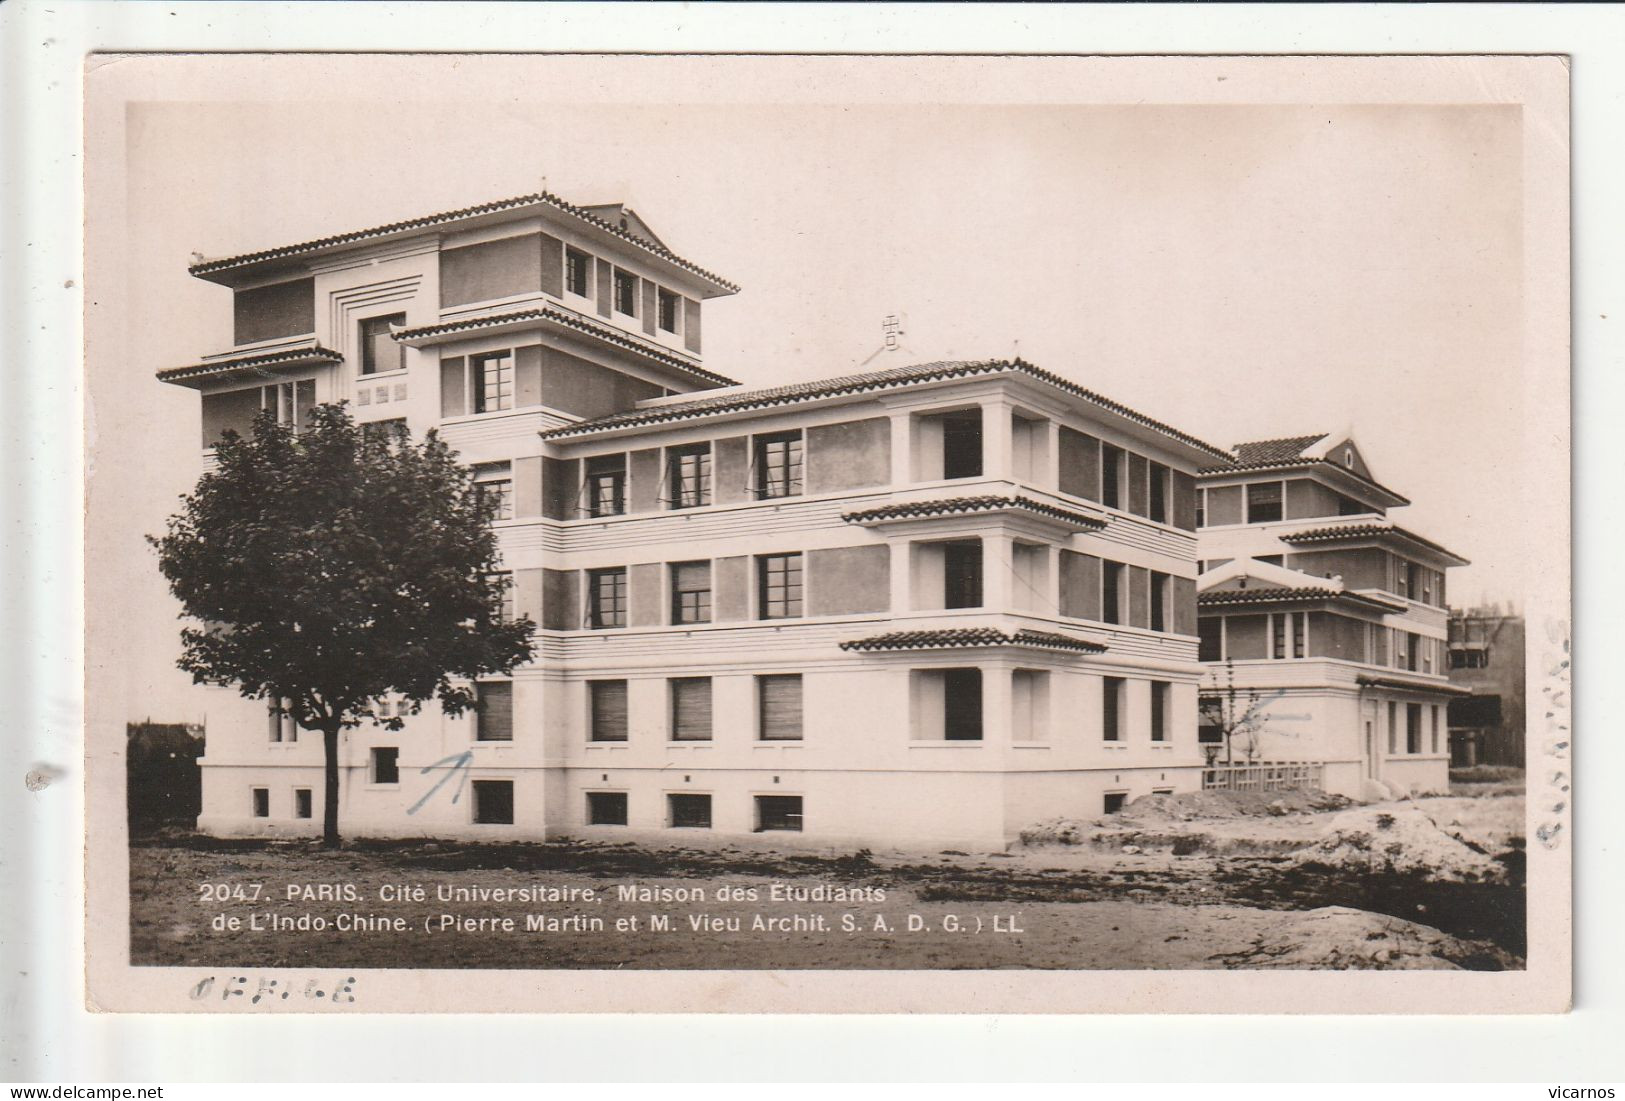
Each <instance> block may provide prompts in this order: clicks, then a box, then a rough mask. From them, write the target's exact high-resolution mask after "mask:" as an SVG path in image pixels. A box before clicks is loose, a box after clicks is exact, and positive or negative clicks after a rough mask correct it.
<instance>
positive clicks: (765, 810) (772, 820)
mask: <svg viewBox="0 0 1625 1101" xmlns="http://www.w3.org/2000/svg"><path fill="white" fill-rule="evenodd" d="M768 830H788V831H790V832H791V833H800V832H801V796H799V795H758V796H757V797H756V831H757V832H758V833H765V832H767V831H768Z"/></svg>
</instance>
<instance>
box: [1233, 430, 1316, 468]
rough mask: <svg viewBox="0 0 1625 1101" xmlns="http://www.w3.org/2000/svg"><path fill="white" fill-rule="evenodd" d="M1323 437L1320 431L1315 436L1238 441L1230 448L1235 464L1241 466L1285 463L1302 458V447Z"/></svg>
mask: <svg viewBox="0 0 1625 1101" xmlns="http://www.w3.org/2000/svg"><path fill="white" fill-rule="evenodd" d="M1325 438H1326V433H1324V432H1322V433H1320V434H1319V435H1316V436H1287V437H1284V438H1282V439H1278V440H1253V441H1252V442H1250V443H1238V444H1237V445H1236V446H1235V447H1233V448H1231V449H1230V450H1231V452H1232V453H1233V454H1234V455H1235V457H1236V462H1237V464H1239V465H1241V466H1247V465H1249V464H1252V463H1262V464H1265V465H1268V464H1272V463H1285V462H1291V461H1292V460H1294V459H1302V458H1304V457H1305V456H1304V454H1303V449H1304V448H1306V447H1309V446H1310V445H1311V444H1316V443H1319V442H1320V441H1321V440H1324V439H1325Z"/></svg>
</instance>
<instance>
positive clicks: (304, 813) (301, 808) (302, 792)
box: [293, 788, 313, 818]
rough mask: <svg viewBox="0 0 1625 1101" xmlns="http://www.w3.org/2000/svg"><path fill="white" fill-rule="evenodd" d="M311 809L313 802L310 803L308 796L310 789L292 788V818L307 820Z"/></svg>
mask: <svg viewBox="0 0 1625 1101" xmlns="http://www.w3.org/2000/svg"><path fill="white" fill-rule="evenodd" d="M312 808H313V801H312V799H311V796H310V789H309V788H294V789H293V816H294V817H295V818H309V817H311V810H312Z"/></svg>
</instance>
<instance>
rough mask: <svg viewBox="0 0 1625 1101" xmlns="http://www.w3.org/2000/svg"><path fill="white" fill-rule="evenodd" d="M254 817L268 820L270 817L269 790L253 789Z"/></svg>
mask: <svg viewBox="0 0 1625 1101" xmlns="http://www.w3.org/2000/svg"><path fill="white" fill-rule="evenodd" d="M254 817H255V818H269V817H271V789H270V788H255V789H254Z"/></svg>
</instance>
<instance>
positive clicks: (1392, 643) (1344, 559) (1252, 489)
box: [1197, 432, 1467, 797]
mask: <svg viewBox="0 0 1625 1101" xmlns="http://www.w3.org/2000/svg"><path fill="white" fill-rule="evenodd" d="M1197 495H1198V504H1197V516H1198V526H1199V528H1200V531H1199V534H1198V542H1199V554H1200V557H1201V567H1202V572H1201V576H1200V579H1199V581H1198V583H1197V588H1198V596H1197V606H1198V613H1199V620H1200V623H1199V626H1200V633H1201V659H1202V661H1203V663H1204V668H1205V674H1204V679H1203V685H1202V698H1203V705H1204V706H1203V726H1202V731H1201V738H1202V740H1203V741H1204V742H1205V743H1207V745H1208V746H1209V747H1211V748H1210V750H1209V751H1210V753H1212V754H1213V755H1214V756H1216V757H1222V758H1223V759H1225V760H1228V761H1243V760H1258V761H1284V760H1294V761H1305V762H1315V763H1317V764H1320V765H1323V766H1324V779H1323V782H1324V784H1325V787H1326V789H1327V790H1329V791H1334V792H1340V793H1343V794H1347V795H1351V796H1356V797H1357V796H1360V795H1361V794H1362V793H1366V792H1370V791H1371V790H1372V788H1371V787H1370V786H1369V785H1368V783H1367V782H1368V781H1379V782H1381V783H1382V784H1384V785H1386V786H1387V787H1389V788H1392V789H1397V790H1401V791H1442V790H1444V789H1445V788H1446V786H1447V785H1448V783H1449V776H1448V772H1449V745H1448V741H1447V737H1448V735H1447V725H1446V715H1445V707H1446V704H1447V703H1448V702H1449V700H1450V699H1451V698H1453V697H1454V696H1456V695H1459V694H1460V690H1459V689H1456V688H1453V687H1452V686H1451V685H1450V683H1449V680H1448V678H1447V675H1446V674H1447V670H1446V668H1445V660H1446V657H1445V640H1446V619H1447V612H1446V610H1445V608H1446V605H1445V572H1446V571H1447V570H1448V569H1449V568H1450V567H1452V566H1463V565H1466V564H1467V561H1466V559H1464V558H1462V557H1461V556H1459V555H1457V554H1454V553H1453V552H1451V551H1449V550H1446V549H1445V548H1444V547H1441V546H1440V545H1439V544H1437V543H1435V542H1432V541H1431V540H1428V539H1425V538H1423V537H1422V536H1420V535H1418V534H1416V533H1415V532H1412V531H1409V530H1407V529H1405V528H1403V527H1400V526H1399V525H1398V524H1395V523H1394V522H1393V521H1392V520H1391V519H1390V518H1389V516H1388V510H1389V509H1393V508H1399V507H1402V506H1405V505H1408V504H1410V502H1409V501H1408V500H1406V499H1405V498H1404V497H1402V496H1400V495H1399V494H1398V493H1395V492H1394V491H1393V490H1391V489H1389V488H1387V487H1386V486H1384V485H1382V484H1381V483H1380V482H1378V481H1377V480H1376V479H1375V478H1374V477H1373V476H1372V473H1371V470H1370V468H1369V467H1368V466H1367V465H1366V461H1365V459H1364V457H1363V456H1362V455H1361V454H1360V449H1359V446H1358V445H1357V444H1356V443H1355V442H1354V440H1353V439H1352V437H1351V436H1350V435H1349V433H1347V432H1336V433H1329V434H1321V435H1312V436H1297V437H1293V438H1290V439H1278V440H1263V441H1259V442H1256V443H1244V444H1239V445H1237V446H1236V447H1235V448H1234V449H1233V451H1232V453H1231V456H1230V458H1229V461H1227V462H1226V463H1225V464H1223V465H1222V466H1213V467H1209V468H1207V469H1205V470H1204V471H1202V473H1201V477H1200V479H1199V482H1198V489H1197Z"/></svg>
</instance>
